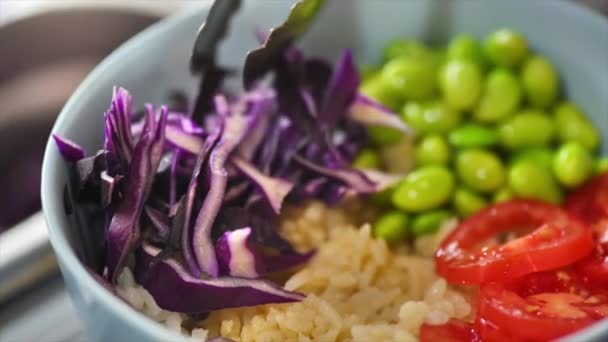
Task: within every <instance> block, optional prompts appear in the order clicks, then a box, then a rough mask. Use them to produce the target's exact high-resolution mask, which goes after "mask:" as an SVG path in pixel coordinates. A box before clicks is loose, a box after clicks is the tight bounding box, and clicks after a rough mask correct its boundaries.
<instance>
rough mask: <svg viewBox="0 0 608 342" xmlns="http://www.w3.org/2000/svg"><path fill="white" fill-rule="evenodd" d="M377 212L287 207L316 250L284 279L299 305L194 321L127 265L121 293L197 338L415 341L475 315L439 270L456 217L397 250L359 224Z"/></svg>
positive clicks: (294, 232) (289, 228)
mask: <svg viewBox="0 0 608 342" xmlns="http://www.w3.org/2000/svg"><path fill="white" fill-rule="evenodd" d="M372 215H373V213H371V212H366V210H365V208H364V207H362V206H361V205H360V204H358V203H355V204H351V205H349V206H346V207H341V208H327V207H326V206H325V205H324V204H322V203H319V202H313V203H309V204H307V205H306V206H303V207H302V208H292V209H290V210H287V211H286V213H285V215H284V217H283V220H282V224H281V228H282V230H281V232H282V233H283V235H284V236H285V237H286V238H287V239H288V240H289V241H290V242H292V243H293V245H294V246H295V247H296V248H297V249H299V250H303V251H304V250H308V249H309V248H316V249H317V254H316V255H315V257H314V258H313V259H312V260H311V261H310V262H309V263H308V264H307V265H305V266H304V267H302V268H301V269H300V270H298V271H296V272H295V273H294V274H292V275H290V276H288V278H287V281H286V282H285V288H286V289H287V290H293V291H298V292H301V293H304V294H306V295H307V296H306V299H304V300H303V301H302V302H299V303H290V304H269V305H262V306H257V307H246V308H238V309H226V310H220V311H215V312H213V313H211V314H210V315H209V316H208V317H207V318H206V319H204V320H202V321H198V322H195V323H194V324H192V322H191V320H189V319H187V317H186V316H185V315H182V314H178V313H173V312H168V311H164V310H162V309H160V308H159V307H158V306H157V305H156V303H155V302H154V300H153V298H152V296H150V294H149V293H148V292H147V291H146V290H145V289H143V288H142V287H141V286H138V285H137V284H136V283H135V281H134V279H133V276H132V274H131V272H130V270H128V269H125V271H124V272H123V273H122V275H121V277H120V278H119V283H118V293H119V294H120V295H121V296H123V297H124V298H125V299H126V300H127V301H129V302H130V303H131V305H133V306H134V307H135V308H136V309H138V310H140V311H142V312H143V313H145V314H146V315H148V316H149V317H151V318H152V319H154V320H156V321H158V322H161V323H163V324H165V325H166V326H168V327H169V328H170V329H172V330H175V331H179V332H181V333H183V334H187V335H191V336H192V337H193V338H194V339H196V340H205V339H206V338H208V337H215V336H224V337H227V338H230V339H233V340H235V341H243V342H246V341H264V342H266V341H269V342H270V341H416V340H417V335H418V331H419V328H420V325H421V324H422V323H423V322H424V321H426V322H429V323H431V324H443V323H445V322H447V321H448V319H450V318H465V319H466V318H467V317H469V316H470V315H471V314H472V313H471V305H470V304H469V302H468V301H467V299H466V295H465V294H462V293H460V292H458V291H457V290H456V289H452V288H450V287H449V286H447V284H446V282H445V280H443V279H441V278H438V277H437V276H436V275H435V273H434V264H433V259H432V255H433V253H434V250H435V248H436V247H437V244H438V243H439V241H440V240H441V238H442V237H443V236H445V233H446V232H447V231H449V230H450V229H451V228H453V226H454V225H455V222H453V221H452V222H448V223H447V224H445V225H444V226H443V227H442V228H441V229H440V231H439V232H438V233H437V234H435V235H430V236H425V237H422V238H419V239H418V240H417V241H415V243H414V247H413V248H412V247H407V246H399V248H397V249H394V248H389V246H387V244H386V242H385V241H384V240H379V239H374V238H373V237H372V236H371V233H370V226H369V224H365V223H364V224H362V225H361V226H360V227H357V226H356V224H357V223H358V222H361V221H362V220H365V219H366V216H367V217H370V216H372Z"/></svg>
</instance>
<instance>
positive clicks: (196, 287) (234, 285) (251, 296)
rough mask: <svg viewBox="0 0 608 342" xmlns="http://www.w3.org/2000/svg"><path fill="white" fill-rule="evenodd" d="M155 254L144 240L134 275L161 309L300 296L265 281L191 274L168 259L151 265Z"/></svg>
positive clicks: (223, 305) (211, 306)
mask: <svg viewBox="0 0 608 342" xmlns="http://www.w3.org/2000/svg"><path fill="white" fill-rule="evenodd" d="M158 253H160V250H158V249H157V248H155V247H152V246H150V245H148V244H145V243H144V244H143V245H142V247H141V248H139V249H138V251H137V254H136V255H137V260H136V267H135V278H136V280H137V282H138V283H139V284H140V285H142V286H143V287H144V288H145V289H146V290H147V291H148V292H150V294H151V295H152V297H154V299H155V301H156V303H157V304H158V306H159V307H161V308H162V309H164V310H169V311H175V312H184V313H203V312H210V311H213V310H219V309H225V308H236V307H243V306H252V305H261V304H271V303H290V302H297V301H300V300H302V299H303V298H304V296H303V295H301V294H299V293H295V292H289V291H286V290H283V289H282V288H281V287H279V286H277V285H275V284H273V283H272V282H269V281H265V280H259V279H243V278H237V277H219V278H212V279H200V278H197V277H193V276H191V275H190V274H189V273H188V272H187V271H186V270H185V269H184V268H183V267H182V266H181V265H180V263H179V262H177V261H176V260H175V259H171V258H169V259H164V260H160V261H158V262H157V263H155V264H153V265H152V264H151V262H152V261H153V260H154V259H155V257H156V256H157V255H158Z"/></svg>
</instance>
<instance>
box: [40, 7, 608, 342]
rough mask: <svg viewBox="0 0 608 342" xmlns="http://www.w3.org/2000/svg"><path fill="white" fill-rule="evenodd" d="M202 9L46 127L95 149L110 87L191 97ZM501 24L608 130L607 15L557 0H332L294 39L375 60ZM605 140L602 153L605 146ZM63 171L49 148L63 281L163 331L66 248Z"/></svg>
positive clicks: (151, 96) (268, 13) (239, 56)
mask: <svg viewBox="0 0 608 342" xmlns="http://www.w3.org/2000/svg"><path fill="white" fill-rule="evenodd" d="M289 5H290V4H289V2H286V1H281V2H279V1H266V2H261V1H254V0H249V1H244V4H243V7H242V8H241V11H240V12H239V14H238V16H237V17H236V18H234V20H233V22H232V27H231V30H230V33H229V38H228V39H227V40H226V41H225V43H224V44H223V45H222V47H221V49H220V51H219V54H218V60H220V61H222V63H223V64H224V65H227V66H232V67H237V66H239V65H241V64H242V61H243V58H244V55H245V52H246V51H247V50H249V49H251V48H253V47H255V46H256V45H257V42H256V40H255V36H254V30H255V29H257V28H262V29H266V28H270V27H272V26H274V25H276V24H277V23H279V22H280V21H281V20H282V18H284V16H285V14H286V13H287V11H288V9H289ZM205 14H206V10H201V11H200V12H196V13H186V14H184V15H182V16H178V17H175V18H172V19H170V20H168V21H166V22H163V23H161V24H159V25H156V26H155V27H154V28H152V29H151V30H148V31H147V32H145V33H144V34H142V35H140V36H138V37H136V38H135V39H133V40H132V41H130V42H129V43H127V44H126V45H124V46H123V47H122V48H121V49H119V50H118V51H117V52H115V53H114V54H113V55H112V56H111V57H109V58H108V59H107V60H106V61H105V62H104V63H102V64H101V65H100V66H99V67H97V69H96V70H95V71H94V72H93V73H92V74H91V75H90V76H89V77H88V78H87V80H86V81H85V82H84V83H83V84H82V85H81V86H80V87H79V89H78V90H77V91H76V93H75V94H74V95H73V96H72V98H71V100H70V101H69V102H68V104H67V105H66V106H65V108H64V109H63V111H62V113H61V115H60V117H59V119H58V121H57V123H56V125H55V127H54V132H55V133H58V134H60V135H62V136H65V137H67V138H70V139H73V140H75V141H77V142H79V143H82V144H83V145H84V146H85V147H86V148H87V149H88V151H89V153H93V152H94V151H95V150H96V149H97V148H98V147H99V146H101V142H102V137H103V129H102V127H103V125H102V123H103V115H102V114H103V112H104V110H106V109H107V106H108V104H109V101H110V97H111V91H112V86H114V85H120V86H123V87H125V88H127V89H129V90H130V91H131V92H132V94H133V96H134V99H135V102H136V105H137V106H139V105H141V104H142V103H143V102H144V101H151V102H154V103H157V104H158V103H161V102H163V101H164V100H165V99H166V95H167V93H168V92H169V91H170V90H174V89H181V90H185V91H186V92H187V93H189V94H193V93H194V90H195V82H194V80H193V78H192V77H191V76H190V75H189V72H188V68H187V65H188V64H187V63H188V59H189V54H190V48H191V44H192V37H193V36H194V34H195V32H196V30H197V29H198V27H199V25H200V23H201V22H202V21H203V19H204V16H205ZM502 26H507V27H511V28H514V29H516V30H519V31H521V32H523V33H524V34H525V35H526V36H527V37H528V39H529V40H530V43H531V45H532V47H533V48H534V50H535V51H538V52H539V53H541V54H543V55H546V56H547V57H548V58H549V59H550V60H551V61H552V62H553V63H554V64H555V65H556V66H557V68H558V70H559V71H560V74H561V76H562V84H563V88H564V91H565V93H566V94H567V96H568V98H570V99H572V100H574V101H575V102H577V103H578V104H580V105H581V106H582V107H583V108H584V110H585V111H586V113H587V114H588V115H589V116H590V117H591V119H592V120H593V121H594V123H595V124H596V126H597V127H599V128H600V129H601V130H602V134H603V136H604V137H605V138H606V137H608V113H607V111H608V96H606V94H608V77H606V75H608V61H607V60H606V56H608V22H606V20H605V19H604V18H602V17H600V16H599V15H596V14H593V13H591V12H588V11H586V10H583V9H581V8H578V7H576V6H574V5H572V4H570V3H567V2H565V1H527V0H511V1H501V0H492V1H489V0H486V1H469V0H457V1H456V0H455V1H424V0H409V1H394V0H375V1H368V0H352V1H330V2H329V5H328V6H327V8H326V10H325V11H324V12H323V13H322V14H321V15H320V17H319V18H318V21H317V22H316V24H315V25H314V26H313V28H312V29H311V30H310V32H308V33H307V35H306V36H305V37H304V39H303V40H302V42H301V45H302V46H303V47H304V50H305V51H306V52H307V53H309V54H315V55H321V56H325V57H328V58H331V59H333V58H334V57H335V56H337V54H338V53H339V52H340V50H341V49H342V48H343V47H351V48H352V49H353V51H354V53H355V56H356V58H357V60H358V62H374V61H376V60H377V59H378V57H379V54H380V49H381V48H382V46H383V45H384V44H385V43H386V42H387V41H388V40H390V39H393V38H395V37H414V38H418V39H422V40H426V41H429V42H444V41H446V40H447V39H449V38H450V37H452V36H454V35H455V34H458V33H463V32H468V33H472V34H474V35H476V36H478V37H480V38H481V37H483V36H485V35H486V34H487V33H488V32H491V31H493V30H495V29H496V28H498V27H502ZM238 84H239V82H238V81H235V82H232V83H231V85H232V86H233V87H238ZM606 140H608V139H605V141H604V145H603V148H604V152H606V151H607V149H608V144H607V142H606ZM66 171H67V168H66V166H65V164H64V163H63V161H62V160H61V159H60V157H59V154H58V153H57V151H56V149H55V146H54V145H53V144H49V145H47V150H46V156H45V162H44V167H43V187H42V198H43V206H44V209H45V212H46V215H47V220H48V224H49V230H50V236H51V241H52V243H53V246H54V248H55V250H56V252H57V254H58V257H59V261H60V264H61V267H62V271H63V273H64V276H66V279H67V280H68V286H69V287H70V284H69V283H70V281H74V282H76V281H79V282H80V281H82V282H85V283H86V285H87V286H88V287H89V289H88V290H86V291H88V292H89V294H88V296H90V297H93V299H97V300H102V299H103V302H104V303H103V305H108V306H111V310H112V311H113V312H114V314H116V315H119V316H120V317H121V319H123V320H127V321H129V322H132V323H133V325H134V326H137V328H138V329H148V330H149V331H150V332H149V333H150V334H157V333H161V331H164V330H161V329H159V328H158V326H157V325H153V324H151V321H149V320H144V319H143V318H142V317H143V316H140V315H137V314H135V313H134V312H133V310H130V309H129V308H127V307H126V306H125V305H124V304H122V303H121V302H120V301H119V300H117V299H115V298H113V297H112V296H110V295H109V294H108V293H107V292H105V291H104V290H103V289H102V288H101V286H99V285H97V284H96V283H94V282H93V280H92V279H91V277H89V276H88V275H87V274H86V271H85V269H84V268H83V267H82V265H81V264H80V263H79V262H78V261H77V258H76V256H75V253H74V250H78V249H79V247H82V245H81V242H80V241H79V239H78V237H77V236H76V235H75V234H74V232H75V231H76V229H74V227H73V226H71V223H70V220H69V219H68V217H67V216H66V215H65V213H64V210H63V205H62V193H63V187H64V184H65V183H66V179H67V177H66V175H67V172H66ZM70 289H72V287H70ZM76 304H77V306H78V305H79V304H78V302H77V303H76ZM166 336H168V335H166ZM171 336H172V337H173V339H175V338H177V336H175V335H171Z"/></svg>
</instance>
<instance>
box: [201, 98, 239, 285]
mask: <svg viewBox="0 0 608 342" xmlns="http://www.w3.org/2000/svg"><path fill="white" fill-rule="evenodd" d="M233 110H234V109H233ZM246 129H247V118H246V117H245V116H244V115H243V113H239V112H238V111H234V112H233V113H231V114H230V115H229V116H228V117H227V118H226V120H225V124H224V130H223V132H222V135H221V137H220V140H219V141H218V143H217V145H216V146H215V148H214V149H213V150H212V151H211V154H210V156H209V191H208V192H207V195H206V197H205V200H204V201H203V205H202V206H201V209H200V211H199V212H198V215H197V217H196V222H195V223H194V230H193V239H192V240H193V241H192V249H193V250H194V256H195V257H196V261H197V263H198V266H199V268H200V269H201V271H202V272H205V273H207V274H210V275H212V276H217V275H218V267H217V260H216V258H215V250H214V248H213V242H212V240H211V230H212V228H213V222H214V221H215V217H216V216H217V213H218V212H219V210H220V208H221V206H222V203H223V199H224V194H225V192H226V185H227V182H228V172H227V171H226V168H225V164H226V161H227V160H228V157H229V155H230V153H231V152H232V150H234V149H235V148H236V146H237V145H238V144H239V142H240V141H241V139H242V138H243V136H244V135H245V132H246Z"/></svg>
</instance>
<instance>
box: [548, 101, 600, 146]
mask: <svg viewBox="0 0 608 342" xmlns="http://www.w3.org/2000/svg"><path fill="white" fill-rule="evenodd" d="M555 125H556V128H557V134H558V136H559V140H560V141H561V142H568V141H577V142H579V143H581V144H582V145H583V146H585V147H586V148H587V149H589V150H590V151H594V150H595V149H596V148H597V147H598V145H599V142H600V134H599V132H598V130H597V128H595V126H594V125H593V124H592V123H591V122H589V120H587V117H586V116H585V114H584V113H583V111H582V110H581V109H580V108H579V107H578V106H577V105H575V104H574V103H571V102H564V103H561V104H559V105H558V106H557V107H556V108H555Z"/></svg>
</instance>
